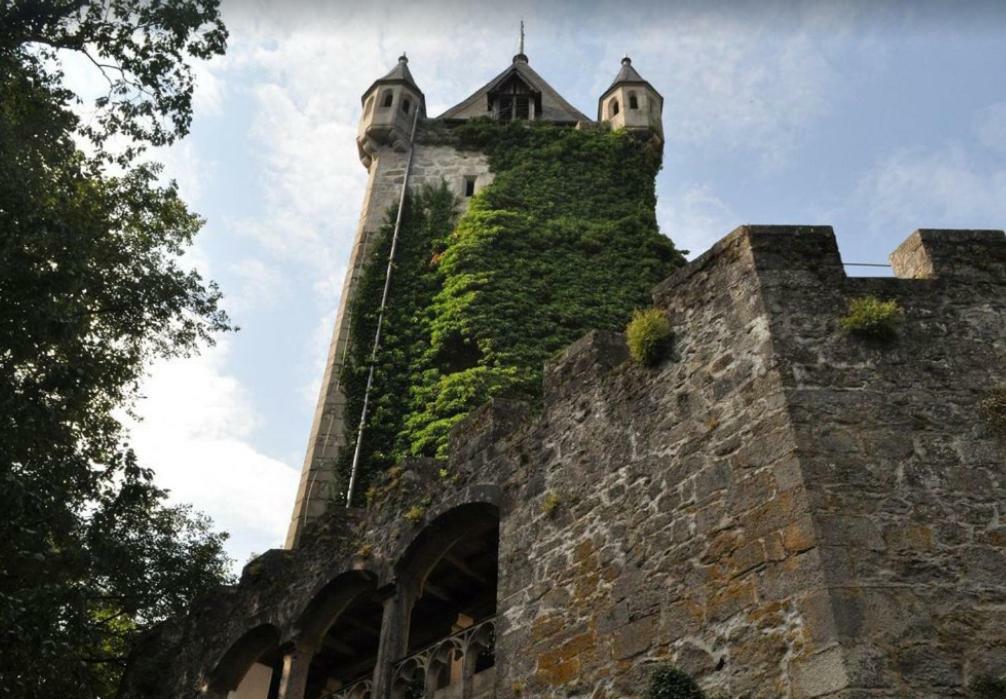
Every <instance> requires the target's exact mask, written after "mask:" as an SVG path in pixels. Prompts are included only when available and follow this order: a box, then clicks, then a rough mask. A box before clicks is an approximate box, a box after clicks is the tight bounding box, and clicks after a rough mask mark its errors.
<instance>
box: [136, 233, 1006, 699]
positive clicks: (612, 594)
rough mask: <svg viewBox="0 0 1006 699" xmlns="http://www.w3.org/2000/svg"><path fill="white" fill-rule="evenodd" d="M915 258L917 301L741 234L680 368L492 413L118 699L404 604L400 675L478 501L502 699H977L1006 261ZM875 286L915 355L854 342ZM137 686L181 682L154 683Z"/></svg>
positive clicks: (678, 342) (1004, 593) (593, 368)
mask: <svg viewBox="0 0 1006 699" xmlns="http://www.w3.org/2000/svg"><path fill="white" fill-rule="evenodd" d="M906 246H907V247H906ZM906 246H903V248H901V249H899V252H898V253H897V254H896V255H895V271H896V272H897V273H898V274H901V275H903V276H905V277H913V278H896V279H850V278H847V277H846V276H845V275H844V273H843V271H842V266H841V261H840V259H839V257H838V252H837V248H836V246H835V241H834V236H833V234H832V233H831V230H830V229H828V228H789V227H745V228H742V229H739V230H737V231H735V232H734V233H732V234H731V235H730V236H728V237H727V238H725V239H724V240H722V241H720V242H719V243H717V245H716V246H714V247H713V249H711V250H710V251H709V252H708V253H706V254H705V255H703V256H702V257H700V258H699V259H697V260H695V261H693V262H692V263H691V264H689V265H688V266H687V267H685V268H683V269H682V270H679V271H678V272H677V273H675V274H674V275H673V276H672V277H671V278H670V279H668V280H667V281H666V282H664V283H663V284H661V285H660V286H659V287H658V288H657V289H656V290H655V292H654V299H655V303H656V305H658V306H659V307H661V308H663V309H665V310H666V311H667V312H668V314H669V317H670V318H671V321H672V325H673V327H674V332H675V342H674V349H673V352H672V356H671V357H670V358H669V359H668V360H667V361H665V362H664V363H662V364H661V365H660V366H659V367H656V368H652V369H650V368H645V367H641V366H639V365H636V364H634V363H631V362H627V361H625V360H626V357H627V354H626V349H625V346H624V343H623V341H622V339H621V337H620V336H619V335H616V334H611V333H591V334H590V335H588V336H586V337H585V338H583V339H582V340H580V341H578V342H577V343H575V344H574V345H572V346H571V347H570V348H568V349H567V351H566V352H565V353H564V354H563V355H562V356H561V357H559V358H557V359H556V360H555V361H554V362H552V363H550V364H549V365H548V367H547V368H546V372H545V374H546V375H545V399H544V406H543V409H542V411H541V413H540V414H537V415H535V416H530V415H529V413H528V410H527V408H526V406H522V405H521V404H514V403H508V402H506V401H500V400H497V401H493V402H492V403H490V404H488V405H487V406H485V407H483V408H482V409H480V410H478V411H476V412H475V413H474V414H472V415H471V416H470V417H469V418H468V419H467V420H466V421H465V422H464V423H462V424H461V425H459V426H458V427H457V428H456V429H455V431H454V432H453V433H452V442H451V459H450V463H449V465H448V468H447V471H446V473H448V474H450V477H449V478H447V479H445V478H444V477H443V476H442V475H441V474H440V473H439V472H438V469H439V464H438V463H436V462H430V461H415V462H410V463H407V464H405V465H404V468H403V469H402V470H401V471H400V472H397V473H395V474H394V475H392V476H390V477H389V479H388V481H387V482H386V483H384V484H383V485H382V486H381V493H380V495H379V497H377V498H376V499H375V502H374V503H373V505H372V506H371V508H370V509H368V510H366V511H362V510H345V509H341V508H336V509H334V510H332V511H330V512H329V513H328V514H327V515H326V516H325V517H323V518H319V519H318V521H317V522H315V523H314V524H313V525H312V527H311V529H310V530H309V532H308V533H307V534H306V535H305V537H304V541H303V543H302V545H301V546H299V547H298V548H297V549H296V550H293V551H286V550H275V551H270V552H269V553H268V554H266V555H265V556H263V557H261V558H259V559H256V561H254V562H252V563H251V564H249V566H247V567H246V569H245V572H244V574H243V576H242V582H241V584H240V585H238V586H237V587H236V588H234V589H230V590H225V591H222V592H221V593H220V594H219V595H218V596H216V597H214V598H209V599H206V600H203V601H201V603H200V604H199V605H198V607H197V608H196V609H194V610H193V613H192V615H190V617H188V618H186V619H181V620H175V621H173V622H170V623H168V624H165V625H164V626H162V627H161V628H160V629H159V630H158V631H157V633H155V634H153V635H151V637H150V638H149V639H148V640H147V643H146V644H145V645H142V646H141V647H140V648H139V649H138V651H137V656H136V657H134V660H133V662H132V663H131V668H132V669H131V671H130V673H129V674H128V675H127V682H126V691H125V694H124V696H126V697H132V696H144V697H150V696H165V697H169V696H170V697H196V696H219V695H222V694H224V693H225V692H224V690H226V689H227V688H231V687H233V686H235V682H236V679H235V678H237V679H240V673H241V672H243V668H244V665H242V663H243V662H247V661H248V659H249V658H252V659H253V658H254V657H257V656H256V655H255V653H258V652H259V651H262V650H265V647H264V646H261V647H260V646H258V645H255V643H257V642H258V640H259V639H261V638H266V639H271V640H269V643H270V644H271V646H270V647H272V648H280V649H288V650H287V651H285V652H286V653H287V658H288V659H291V658H292V659H294V660H295V659H296V658H297V657H300V656H298V655H297V654H301V655H303V656H305V657H308V658H309V657H310V653H311V652H312V649H313V648H314V644H315V643H316V641H317V634H318V632H317V629H318V628H322V627H326V628H327V626H326V625H327V624H328V623H330V622H331V619H329V618H326V617H324V615H323V614H322V613H321V612H320V611H319V610H322V609H325V608H329V607H331V605H328V607H326V605H325V604H319V602H318V600H319V596H323V595H324V594H327V593H325V591H326V590H329V591H330V590H332V589H333V587H334V588H335V589H345V590H347V591H349V590H350V589H353V590H355V589H376V590H378V591H379V592H380V594H381V595H382V597H383V598H384V599H385V605H386V606H385V617H384V625H383V627H382V629H381V634H382V649H383V650H382V653H381V655H379V658H382V660H381V661H379V663H378V667H377V668H376V672H375V678H379V677H381V676H382V673H386V672H388V668H389V667H390V664H391V663H392V662H393V661H395V660H397V659H398V658H400V657H401V654H402V653H401V649H402V648H403V635H407V633H408V631H407V615H405V616H403V613H402V612H401V609H407V607H408V605H407V604H405V602H404V601H403V600H407V599H410V595H413V596H414V595H415V594H417V590H419V591H421V589H422V581H421V580H417V579H413V577H412V574H411V572H410V570H411V569H410V568H409V567H408V566H403V565H402V562H403V561H405V560H408V559H409V555H410V553H409V552H411V551H414V550H415V548H416V546H417V545H418V544H417V542H427V543H428V542H430V541H433V542H436V541H441V542H450V541H451V537H452V536H455V535H456V534H457V531H458V530H463V529H464V526H465V520H464V519H463V518H460V519H458V518H453V519H452V517H453V516H454V514H456V513H459V512H463V511H464V508H465V506H466V505H470V504H473V503H481V504H485V505H490V506H491V507H492V508H494V509H497V510H498V512H499V518H500V543H499V587H498V597H497V615H498V622H497V627H496V670H495V675H496V678H495V681H496V690H495V691H496V693H495V696H498V697H508V696H514V697H517V696H523V697H595V698H598V699H600V698H601V697H607V698H612V699H613V698H615V697H638V696H640V695H641V694H642V692H643V691H644V688H645V686H646V683H647V680H648V677H649V673H650V671H651V669H652V667H653V666H654V664H656V663H663V662H673V663H675V664H677V665H678V666H680V667H682V668H683V669H685V670H686V671H688V672H690V673H692V674H693V675H694V676H695V677H696V678H697V679H698V680H699V681H700V682H701V683H702V685H703V686H704V687H705V688H706V689H707V690H708V692H709V696H710V697H730V698H731V699H739V698H742V697H743V698H754V697H765V698H768V697H772V698H778V697H790V698H793V699H799V698H803V697H827V698H831V699H838V698H841V699H853V698H856V699H858V698H859V697H866V696H869V697H934V698H935V697H941V698H942V697H954V696H965V691H964V685H965V684H966V682H968V681H969V680H970V679H971V678H973V677H974V676H975V675H976V674H977V673H979V672H993V673H1003V672H1006V650H1004V636H1003V634H1002V629H1003V628H1006V623H1004V622H1006V619H1004V611H1003V610H1006V537H1004V536H1003V525H1002V520H1001V517H1002V512H1001V508H1002V503H1003V502H1004V501H1006V500H1004V497H1003V496H1004V495H1006V492H1004V489H1006V466H1004V445H1003V442H1002V441H1001V438H997V437H995V436H994V435H992V434H991V433H990V432H989V431H988V428H987V427H985V426H984V424H983V422H982V420H981V419H980V417H979V416H978V414H977V409H976V405H977V403H978V402H979V401H980V400H981V398H982V397H983V396H984V395H985V391H987V389H988V388H989V387H990V386H992V385H995V384H997V383H1001V382H1002V370H1001V366H1002V361H1001V360H1002V356H1003V349H1004V343H1006V333H1004V332H1003V330H1004V328H1003V318H1004V315H1003V314H1004V311H1006V308H1004V306H1006V273H1004V270H1006V238H1004V237H1003V234H1002V233H989V232H985V233H983V232H973V233H961V232H942V233H940V232H922V233H921V234H917V235H916V236H915V237H914V238H912V239H909V241H908V242H907V243H906ZM866 293H874V294H877V295H880V296H883V297H888V298H896V299H898V300H899V302H900V303H901V304H902V306H903V307H904V308H905V311H906V318H905V322H904V325H903V328H902V330H901V331H900V333H899V337H898V340H897V341H896V342H895V343H893V344H891V345H878V344H875V343H869V342H864V341H863V340H861V339H858V338H855V337H850V336H849V335H847V334H846V333H845V332H843V331H842V330H841V329H840V327H839V318H840V317H841V316H842V315H843V314H844V313H845V308H846V303H847V300H848V299H849V298H851V297H854V296H858V295H862V294H866ZM546 502H550V503H552V504H553V507H549V506H547V505H546ZM417 505H421V508H420V509H419V516H418V517H416V516H409V517H407V516H405V514H406V513H407V512H408V511H409V510H414V508H415V507H416V506H417ZM444 545H447V543H444ZM368 586H369V587H368ZM347 594H348V592H347ZM403 619H405V620H406V621H405V622H404V623H403ZM261 629H268V633H265V634H264V635H263V633H260V632H259V630H261ZM249 639H251V640H249ZM235 649H237V650H235ZM235 659H237V660H235ZM238 660H240V661H241V662H238ZM144 664H147V665H148V666H152V667H155V668H156V673H153V676H155V677H157V678H158V679H162V678H165V677H167V678H170V679H169V682H168V683H164V682H161V683H160V684H159V685H158V686H157V688H156V689H155V690H153V691H146V690H144V691H141V690H140V689H138V688H139V687H143V686H144V685H143V677H144V670H143V667H144ZM287 665H288V666H289V667H296V662H295V661H291V662H289V663H287ZM148 672H150V671H149V670H148ZM380 681H383V680H380ZM287 686H290V687H295V686H298V685H297V684H296V682H291V683H290V684H289V685H287ZM299 686H303V685H302V684H301V685H299ZM204 687H205V688H208V689H207V690H206V692H203V693H202V694H201V693H200V692H201V691H202V690H201V688H204ZM158 692H159V693H158ZM207 692H208V693H207ZM376 696H381V697H382V698H383V697H386V696H387V695H386V694H382V693H381V692H378V693H377V695H376ZM283 699H301V695H298V694H297V693H296V692H293V690H291V692H290V693H287V694H286V695H285V696H284V697H283Z"/></svg>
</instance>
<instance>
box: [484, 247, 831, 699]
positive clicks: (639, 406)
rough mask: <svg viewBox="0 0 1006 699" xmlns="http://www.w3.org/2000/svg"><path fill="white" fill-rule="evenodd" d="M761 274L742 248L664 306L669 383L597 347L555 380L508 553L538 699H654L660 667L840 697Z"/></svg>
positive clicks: (726, 683) (701, 268)
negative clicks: (534, 471)
mask: <svg viewBox="0 0 1006 699" xmlns="http://www.w3.org/2000/svg"><path fill="white" fill-rule="evenodd" d="M754 264H755V263H754V259H753V252H752V249H751V237H749V236H748V235H742V234H735V235H732V236H731V237H729V238H727V239H726V240H724V241H723V242H721V243H720V244H718V245H717V246H716V248H714V249H713V250H712V251H711V252H710V253H707V255H706V256H704V257H703V258H700V259H699V260H697V261H695V262H693V263H692V264H691V265H690V266H689V267H687V268H685V269H684V270H682V271H681V272H679V273H678V274H676V275H675V276H673V277H672V278H671V279H669V280H668V281H667V282H665V283H664V284H663V285H661V286H660V287H659V288H658V289H657V290H656V292H655V299H656V302H657V305H658V306H660V307H661V308H664V309H666V310H667V311H668V313H669V316H670V318H671V321H672V324H673V326H674V331H675V346H674V357H673V359H672V361H669V362H666V363H665V364H663V365H662V366H661V367H660V368H659V369H656V370H648V369H643V368H640V367H638V366H636V365H633V364H630V363H622V361H621V360H622V359H624V358H625V352H624V349H621V348H620V346H618V345H615V346H614V347H611V346H609V347H598V346H596V344H597V339H595V340H594V343H595V347H593V348H589V349H588V348H576V347H574V348H573V349H571V350H570V352H571V353H572V354H573V356H572V357H571V358H570V359H567V360H565V361H564V360H559V363H558V364H557V365H556V366H554V367H552V369H551V370H550V371H549V373H548V376H547V378H546V405H547V407H546V411H545V415H544V416H543V418H542V422H541V424H540V427H539V430H540V432H539V433H538V438H539V442H538V446H539V449H538V452H537V453H535V454H533V455H532V457H531V458H532V461H533V462H534V463H536V465H538V466H539V467H540V469H541V473H540V475H539V476H537V478H536V479H532V480H531V482H530V484H529V488H528V490H529V492H528V493H527V496H526V497H525V498H522V499H521V500H522V501H523V504H522V505H521V506H520V508H521V511H520V512H516V513H514V514H513V515H512V516H510V517H509V518H508V519H507V522H506V524H505V525H504V526H505V530H504V531H505V534H504V535H502V536H501V548H504V551H501V559H502V560H503V561H504V563H503V564H501V572H503V575H504V576H505V579H506V580H507V583H508V584H506V585H505V586H504V589H503V590H502V591H501V606H502V607H503V608H504V612H503V615H504V618H505V620H506V621H505V623H504V624H503V625H502V626H503V629H504V630H503V631H502V633H501V635H500V640H499V644H500V647H501V649H502V650H501V652H500V655H501V656H504V657H505V658H507V659H508V660H507V663H508V664H507V666H506V667H505V671H504V672H503V673H502V674H503V675H504V676H506V677H509V678H510V679H511V681H512V682H515V683H517V684H519V685H521V686H522V689H523V691H524V692H526V696H584V697H586V696H594V697H601V696H604V697H627V696H638V695H639V694H640V693H641V690H642V688H643V687H645V685H646V681H647V676H648V673H649V671H650V670H651V669H652V664H653V663H654V662H658V661H664V662H666V661H673V662H675V663H676V664H678V665H679V666H680V667H682V668H683V669H685V670H687V671H688V672H691V673H694V674H696V675H698V676H700V677H703V678H705V679H706V680H707V685H708V686H709V687H711V688H713V689H715V690H719V691H722V692H723V696H729V697H741V696H745V697H781V696H818V695H820V694H821V691H820V690H821V689H822V685H821V682H822V680H821V675H822V673H827V672H829V671H830V670H831V665H833V664H834V663H835V660H834V659H833V658H831V657H827V656H822V653H826V651H827V649H828V648H829V646H832V645H833V644H834V638H833V635H832V634H831V633H830V632H829V629H830V612H829V610H828V606H827V604H826V603H823V602H822V600H821V596H822V593H821V590H822V589H823V586H824V580H823V575H822V570H821V562H820V560H819V557H818V552H817V550H816V548H815V533H814V531H813V525H812V521H811V518H810V515H809V513H808V510H809V504H808V496H807V491H806V488H805V486H804V483H803V477H802V473H801V469H800V465H799V462H798V460H797V458H796V455H795V450H796V442H795V435H794V434H793V431H792V430H791V428H790V426H789V416H788V411H787V406H786V402H785V395H784V389H783V384H782V381H781V378H780V376H779V374H778V371H777V370H776V364H775V361H774V357H773V347H772V337H771V334H770V323H769V320H768V317H767V315H766V309H765V307H764V303H763V300H762V298H761V290H760V280H759V278H758V276H757V275H756V274H754V273H753V272H754ZM595 352H596V353H599V355H600V356H601V357H603V356H604V355H605V354H607V358H606V359H599V360H592V357H591V354H592V353H595ZM592 361H593V362H595V363H593V364H592ZM605 365H609V366H613V367H614V368H612V369H611V370H610V371H605V372H598V371H597V368H598V366H602V367H603V366H605ZM548 492H551V493H555V494H556V495H557V496H558V498H559V501H560V503H561V504H560V506H559V509H558V510H557V514H556V515H555V516H554V517H553V518H549V517H547V516H545V515H544V514H543V513H542V511H541V502H542V497H543V495H544V494H545V493H548ZM528 522H530V523H531V524H530V525H528V524H527V523H528ZM498 689H499V691H500V692H501V693H500V694H498V696H503V694H502V692H503V691H504V690H505V689H507V687H506V686H505V685H504V686H501V687H499V688H498ZM569 692H572V693H569ZM564 693H565V694H564Z"/></svg>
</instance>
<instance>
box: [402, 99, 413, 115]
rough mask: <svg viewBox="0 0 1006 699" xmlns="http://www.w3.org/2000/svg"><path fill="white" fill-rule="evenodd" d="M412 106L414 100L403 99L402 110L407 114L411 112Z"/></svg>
mask: <svg viewBox="0 0 1006 699" xmlns="http://www.w3.org/2000/svg"><path fill="white" fill-rule="evenodd" d="M411 106H412V102H410V101H409V100H408V99H404V100H402V111H403V112H405V113H406V114H408V113H409V108H410V107H411Z"/></svg>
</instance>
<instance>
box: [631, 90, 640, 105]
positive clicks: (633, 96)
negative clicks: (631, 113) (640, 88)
mask: <svg viewBox="0 0 1006 699" xmlns="http://www.w3.org/2000/svg"><path fill="white" fill-rule="evenodd" d="M629 109H639V99H637V98H636V93H635V92H630V93H629Z"/></svg>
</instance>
